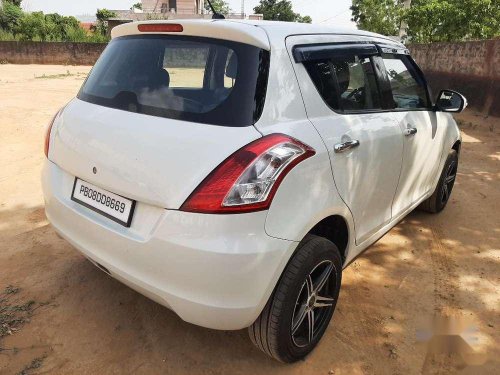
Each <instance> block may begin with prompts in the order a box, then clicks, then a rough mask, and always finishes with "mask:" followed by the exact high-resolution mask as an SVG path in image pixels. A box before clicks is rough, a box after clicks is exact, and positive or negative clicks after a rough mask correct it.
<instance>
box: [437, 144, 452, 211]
mask: <svg viewBox="0 0 500 375" xmlns="http://www.w3.org/2000/svg"><path fill="white" fill-rule="evenodd" d="M453 162H455V163H456V164H457V167H458V154H457V152H456V151H455V150H451V151H450V152H449V154H448V157H447V158H446V162H445V163H444V167H443V170H442V172H441V177H440V178H439V183H438V185H437V187H436V191H435V192H434V194H433V197H432V199H433V201H434V202H432V203H434V211H435V212H440V211H442V210H443V209H444V208H445V207H446V204H447V203H448V202H449V200H450V197H451V193H452V191H450V197H448V200H447V201H446V202H441V190H442V188H443V184H444V183H445V178H446V171H447V170H448V168H449V167H450V165H451V163H453Z"/></svg>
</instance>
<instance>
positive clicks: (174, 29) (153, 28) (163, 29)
mask: <svg viewBox="0 0 500 375" xmlns="http://www.w3.org/2000/svg"><path fill="white" fill-rule="evenodd" d="M137 29H139V31H140V32H143V33H181V32H182V31H183V30H184V28H183V27H182V25H181V24H179V23H144V24H141V25H138V26H137Z"/></svg>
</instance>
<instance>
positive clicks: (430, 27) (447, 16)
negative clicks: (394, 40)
mask: <svg viewBox="0 0 500 375" xmlns="http://www.w3.org/2000/svg"><path fill="white" fill-rule="evenodd" d="M404 18H405V20H406V22H407V23H408V38H409V40H411V41H412V42H422V43H427V42H440V41H456V40H465V39H487V38H493V37H496V36H499V35H500V2H499V1H498V0H414V1H412V6H411V8H410V9H408V10H407V11H406V12H405V13H404Z"/></svg>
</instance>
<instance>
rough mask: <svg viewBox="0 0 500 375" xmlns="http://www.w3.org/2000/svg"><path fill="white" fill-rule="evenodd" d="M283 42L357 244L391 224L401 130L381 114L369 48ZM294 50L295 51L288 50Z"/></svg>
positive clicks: (304, 39) (301, 40) (297, 40)
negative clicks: (324, 148) (324, 146)
mask: <svg viewBox="0 0 500 375" xmlns="http://www.w3.org/2000/svg"><path fill="white" fill-rule="evenodd" d="M307 41H308V39H307V37H292V38H288V39H287V44H288V49H289V51H290V53H291V54H292V55H293V56H294V61H293V64H294V67H295V70H296V73H297V78H298V81H299V83H300V86H301V90H302V95H303V99H304V102H305V105H306V110H307V114H308V117H309V119H310V120H311V122H312V123H313V125H314V126H315V128H316V129H317V131H318V132H319V134H320V135H321V137H322V138H323V140H324V142H325V145H326V147H327V148H328V150H329V154H330V160H331V164H332V171H333V176H334V182H335V185H336V188H337V190H338V192H339V194H340V196H341V197H342V199H343V200H344V202H345V203H346V205H347V206H348V207H349V209H350V210H351V213H352V215H353V218H354V223H355V231H356V243H357V244H360V243H362V242H363V241H365V240H367V239H368V238H369V237H370V236H371V235H372V234H374V233H375V232H376V231H378V230H379V229H381V228H382V227H383V226H384V225H385V224H388V223H389V222H390V220H391V217H392V214H391V205H392V201H393V198H394V194H395V192H396V188H397V184H398V179H399V174H400V171H401V163H402V156H403V137H402V133H401V129H400V128H399V126H398V125H397V124H396V122H395V121H394V117H393V114H392V113H391V112H390V111H387V110H384V106H385V104H384V102H385V101H384V100H382V96H381V94H380V90H379V85H378V82H377V74H376V73H375V72H376V70H377V69H378V68H377V66H376V65H375V64H374V61H373V57H374V56H376V55H377V54H378V51H377V48H376V47H375V45H373V44H342V45H339V44H333V43H332V44H331V45H323V44H322V45H321V46H318V45H317V44H316V45H312V46H310V47H308V46H302V47H300V46H297V45H300V44H303V43H305V42H307ZM294 47H295V48H294Z"/></svg>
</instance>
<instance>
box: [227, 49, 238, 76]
mask: <svg viewBox="0 0 500 375" xmlns="http://www.w3.org/2000/svg"><path fill="white" fill-rule="evenodd" d="M237 74H238V57H237V56H236V53H234V52H233V53H232V54H231V57H230V58H229V63H228V64H227V67H226V76H227V77H229V78H233V79H235V78H236V75H237Z"/></svg>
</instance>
